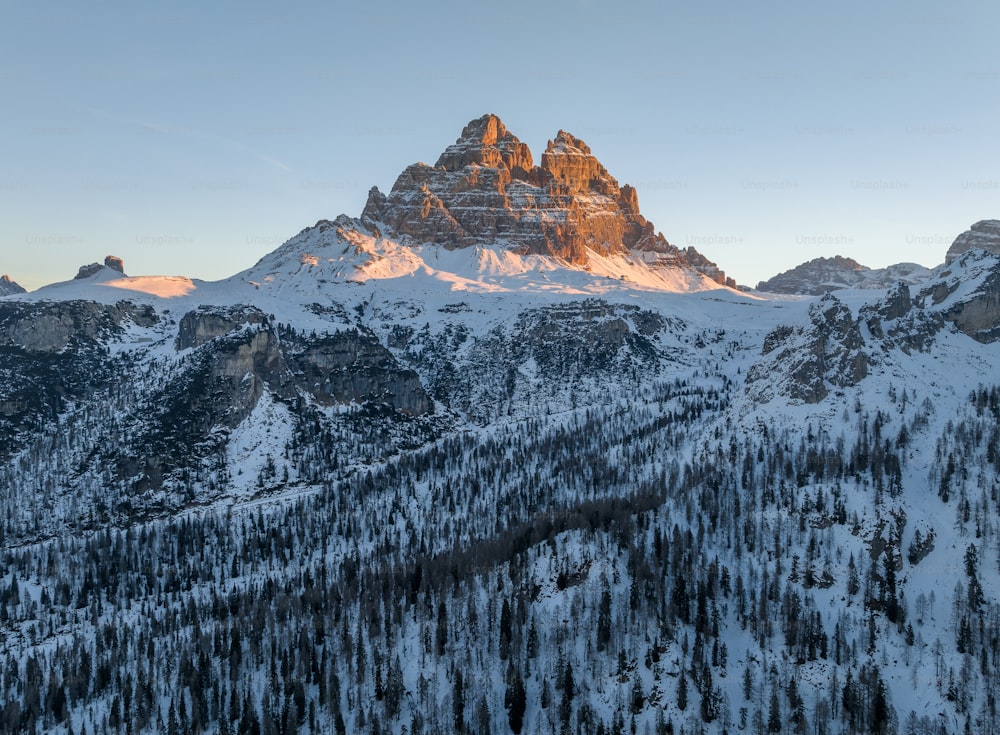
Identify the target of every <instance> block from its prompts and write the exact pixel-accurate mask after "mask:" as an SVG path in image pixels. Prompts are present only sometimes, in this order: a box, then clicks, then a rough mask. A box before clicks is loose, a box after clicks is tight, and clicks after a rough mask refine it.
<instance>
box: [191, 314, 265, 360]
mask: <svg viewBox="0 0 1000 735" xmlns="http://www.w3.org/2000/svg"><path fill="white" fill-rule="evenodd" d="M267 321H268V320H267V315H266V314H264V312H262V311H261V310H260V309H256V308H254V307H252V306H231V307H212V306H202V307H200V308H199V309H196V310H194V311H189V312H188V313H187V314H185V315H184V316H183V317H181V321H180V325H179V328H178V331H177V341H176V345H177V349H178V350H186V349H188V348H190V347H201V345H203V344H206V343H207V342H211V341H212V340H213V339H215V338H216V337H221V336H222V335H224V334H229V333H230V332H233V331H235V330H236V329H237V328H239V327H240V326H242V325H244V324H267Z"/></svg>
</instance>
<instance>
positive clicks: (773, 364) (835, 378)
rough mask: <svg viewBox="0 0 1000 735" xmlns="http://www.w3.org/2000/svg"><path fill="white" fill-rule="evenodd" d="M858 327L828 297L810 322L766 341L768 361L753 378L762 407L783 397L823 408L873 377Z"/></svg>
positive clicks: (765, 359)
mask: <svg viewBox="0 0 1000 735" xmlns="http://www.w3.org/2000/svg"><path fill="white" fill-rule="evenodd" d="M864 347H865V342H864V338H863V337H862V335H861V329H860V327H859V324H858V322H857V321H856V320H855V319H854V316H853V315H852V314H851V310H850V309H849V308H848V307H847V306H846V305H845V304H844V303H843V302H842V301H840V300H839V299H838V298H837V297H835V296H833V295H832V294H827V295H826V296H824V297H823V298H822V299H820V300H819V301H817V302H816V303H815V304H813V305H812V306H811V307H810V309H809V323H808V324H807V325H804V326H795V327H792V326H781V327H778V328H777V329H775V330H773V331H772V332H771V333H770V334H768V335H767V337H766V338H765V340H764V347H763V350H762V353H761V354H762V357H763V359H762V360H761V361H760V362H758V363H757V364H755V365H754V366H753V367H752V368H751V369H750V372H749V374H748V376H747V383H748V385H749V386H750V387H751V392H752V393H753V394H754V395H755V397H756V399H757V400H758V402H762V403H765V402H767V401H770V400H771V399H772V398H774V396H775V394H783V395H785V396H787V397H788V398H791V399H793V400H797V401H802V402H803V403H819V402H820V401H822V400H823V399H824V398H826V397H827V396H828V395H829V394H830V392H831V390H832V389H835V388H847V387H850V386H854V385H857V384H858V383H860V382H861V381H862V380H863V379H864V378H865V377H866V376H867V375H868V363H869V360H868V355H867V354H866V352H865V351H864Z"/></svg>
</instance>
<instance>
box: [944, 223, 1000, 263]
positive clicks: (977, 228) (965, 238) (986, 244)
mask: <svg viewBox="0 0 1000 735" xmlns="http://www.w3.org/2000/svg"><path fill="white" fill-rule="evenodd" d="M973 248H980V249H982V250H988V251H989V252H991V253H996V254H997V255H1000V220H996V219H983V220H979V221H978V222H976V223H975V224H974V225H972V227H970V228H969V229H967V230H966V231H965V232H963V233H962V234H961V235H959V236H958V237H956V238H955V242H953V243H952V244H951V247H950V248H948V254H947V255H946V256H945V262H946V263H951V262H952V261H953V260H955V259H956V258H957V257H958V256H960V255H961V254H962V253H964V252H965V251H967V250H971V249H973Z"/></svg>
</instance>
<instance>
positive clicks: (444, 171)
mask: <svg viewBox="0 0 1000 735" xmlns="http://www.w3.org/2000/svg"><path fill="white" fill-rule="evenodd" d="M362 220H363V221H364V222H365V223H366V224H367V225H369V226H372V227H375V228H377V229H379V230H380V231H381V232H383V233H385V234H389V235H392V236H395V237H399V236H409V237H410V238H412V239H414V240H416V241H417V242H420V243H436V244H438V245H441V246H443V247H445V248H448V249H456V248H466V247H471V246H474V245H486V244H490V245H492V244H495V243H500V244H504V245H506V246H508V247H509V248H510V249H511V250H514V251H515V252H518V253H520V254H523V255H549V256H554V257H557V258H563V259H565V260H567V261H568V262H570V263H572V264H573V265H577V266H586V265H587V263H588V262H589V257H590V256H589V253H590V252H595V253H598V254H601V255H628V254H630V253H642V254H643V257H644V259H646V260H647V261H652V262H656V263H658V264H660V265H663V266H665V267H686V268H691V269H693V270H697V271H699V272H701V273H704V274H705V275H707V276H708V277H710V278H712V279H713V280H715V281H717V282H719V283H726V282H727V281H726V277H725V274H724V273H723V272H722V271H721V270H719V268H718V267H717V266H716V265H715V264H714V263H712V262H711V261H709V260H707V259H706V258H705V257H704V256H702V255H701V254H700V253H698V252H697V251H695V250H694V249H693V248H688V249H687V250H680V249H678V248H676V247H674V246H673V245H671V244H670V243H669V242H667V240H666V238H665V237H663V235H662V234H659V233H657V232H656V231H655V229H654V227H653V224H652V223H651V222H649V221H647V220H646V219H645V218H644V217H643V216H642V215H641V214H640V213H639V200H638V195H637V193H636V191H635V189H633V188H632V187H631V186H628V185H625V186H619V184H618V181H616V180H615V178H614V177H613V176H611V174H609V173H608V171H607V169H605V168H604V166H603V165H601V163H600V161H598V160H597V158H596V157H595V156H594V155H593V154H592V153H591V151H590V148H589V147H588V146H587V144H586V143H584V142H583V141H582V140H580V139H579V138H576V137H575V136H573V135H571V134H570V133H567V132H565V131H562V130H561V131H559V133H558V134H557V135H556V137H555V139H554V140H551V141H549V143H548V145H547V147H546V149H545V151H544V152H543V153H542V160H541V165H539V166H536V165H535V164H534V159H533V157H532V155H531V151H530V150H529V149H528V146H527V145H525V144H524V143H522V142H521V141H520V140H518V139H517V137H515V136H514V135H513V134H512V133H511V132H510V131H508V130H507V128H506V126H505V125H504V124H503V122H502V121H501V120H500V118H498V117H497V116H496V115H484V116H483V117H481V118H479V119H477V120H473V121H472V122H470V123H469V124H468V125H466V126H465V129H464V130H463V131H462V134H461V136H459V138H458V140H456V141H455V143H454V144H452V145H450V146H448V148H447V149H445V151H444V153H442V154H441V156H440V157H439V158H438V160H437V162H436V163H435V164H434V165H433V166H428V165H427V164H424V163H415V164H413V165H411V166H408V167H407V168H406V170H404V171H403V173H402V174H400V176H399V178H397V179H396V183H395V184H394V185H393V187H392V190H391V191H390V192H389V193H388V194H383V193H382V192H380V191H379V190H378V189H377V188H373V189H372V190H371V192H370V193H369V197H368V203H367V204H366V206H365V209H364V213H363V215H362Z"/></svg>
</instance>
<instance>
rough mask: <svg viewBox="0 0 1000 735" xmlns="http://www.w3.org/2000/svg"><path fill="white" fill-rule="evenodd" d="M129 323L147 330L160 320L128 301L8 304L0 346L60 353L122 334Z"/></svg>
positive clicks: (1, 316) (0, 311)
mask: <svg viewBox="0 0 1000 735" xmlns="http://www.w3.org/2000/svg"><path fill="white" fill-rule="evenodd" d="M126 321H131V322H134V323H135V324H138V325H139V326H144V327H148V326H151V325H153V324H156V323H157V321H159V318H158V317H157V315H156V312H155V311H154V310H153V309H152V307H150V306H138V305H136V304H132V303H130V302H127V301H119V302H118V303H117V304H111V305H106V304H97V303H95V302H93V301H54V302H48V301H43V302H37V303H28V302H9V303H4V304H0V345H7V346H14V347H19V348H22V349H24V350H28V351H30V352H58V351H60V350H63V349H65V348H66V347H67V346H69V345H70V344H71V343H73V342H74V341H76V342H80V341H86V342H93V341H96V340H98V339H102V338H106V337H109V336H111V335H113V334H116V333H119V332H121V329H122V326H123V324H124V323H125V322H126Z"/></svg>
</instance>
